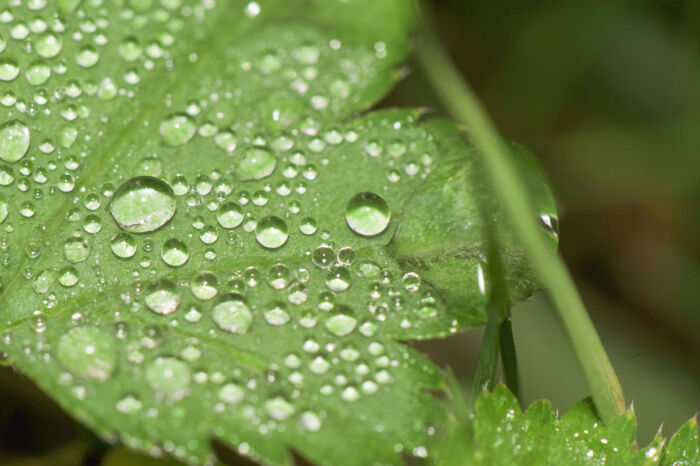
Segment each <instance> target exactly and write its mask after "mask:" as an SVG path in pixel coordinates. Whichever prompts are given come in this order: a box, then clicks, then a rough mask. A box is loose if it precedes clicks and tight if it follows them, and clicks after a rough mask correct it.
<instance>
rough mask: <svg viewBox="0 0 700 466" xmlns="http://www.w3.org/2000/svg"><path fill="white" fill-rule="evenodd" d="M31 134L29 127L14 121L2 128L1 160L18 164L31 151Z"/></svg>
mask: <svg viewBox="0 0 700 466" xmlns="http://www.w3.org/2000/svg"><path fill="white" fill-rule="evenodd" d="M29 141H30V132H29V128H28V127H27V125H25V124H24V123H22V122H20V121H17V120H13V121H9V122H7V123H5V124H4V125H2V126H0V159H3V160H4V161H6V162H16V161H18V160H19V159H21V158H22V157H24V155H25V154H26V153H27V150H28V149H29Z"/></svg>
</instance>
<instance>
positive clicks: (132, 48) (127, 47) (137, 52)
mask: <svg viewBox="0 0 700 466" xmlns="http://www.w3.org/2000/svg"><path fill="white" fill-rule="evenodd" d="M142 54H143V47H142V46H141V44H139V42H138V40H136V39H135V38H133V37H128V38H126V39H124V40H123V41H122V43H121V44H119V56H120V57H122V58H123V59H124V60H126V61H127V62H133V61H135V60H138V59H139V58H140V57H141V55H142Z"/></svg>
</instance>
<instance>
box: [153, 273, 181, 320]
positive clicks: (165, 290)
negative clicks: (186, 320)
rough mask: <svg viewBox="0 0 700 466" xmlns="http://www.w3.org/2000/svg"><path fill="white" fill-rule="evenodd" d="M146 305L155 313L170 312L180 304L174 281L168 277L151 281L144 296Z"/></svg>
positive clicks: (163, 313)
mask: <svg viewBox="0 0 700 466" xmlns="http://www.w3.org/2000/svg"><path fill="white" fill-rule="evenodd" d="M144 301H145V302H146V306H148V308H149V309H150V310H151V311H153V312H155V313H156V314H161V315H168V314H172V313H173V312H175V311H176V310H177V308H178V307H179V306H180V301H181V297H180V293H179V291H178V290H177V286H176V285H175V283H173V282H172V281H170V280H168V279H165V278H163V279H160V280H157V281H155V282H154V283H152V284H151V285H150V286H149V287H148V290H147V291H146V295H145V297H144Z"/></svg>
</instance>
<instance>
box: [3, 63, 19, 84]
mask: <svg viewBox="0 0 700 466" xmlns="http://www.w3.org/2000/svg"><path fill="white" fill-rule="evenodd" d="M19 71H20V70H19V66H17V62H16V61H14V60H13V59H11V58H2V59H0V81H12V80H13V79H15V78H16V77H17V76H18V75H19Z"/></svg>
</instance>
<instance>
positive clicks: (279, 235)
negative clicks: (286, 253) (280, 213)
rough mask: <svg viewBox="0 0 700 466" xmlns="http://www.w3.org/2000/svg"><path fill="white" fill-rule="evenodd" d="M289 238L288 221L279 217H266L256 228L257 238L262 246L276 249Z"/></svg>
mask: <svg viewBox="0 0 700 466" xmlns="http://www.w3.org/2000/svg"><path fill="white" fill-rule="evenodd" d="M287 238H289V230H288V228H287V223H286V222H285V221H284V220H282V219H281V218H279V217H274V216H272V217H265V218H263V219H262V220H260V221H259V222H258V225H257V227H256V228H255V239H256V240H258V243H260V245H261V246H263V247H265V248H268V249H276V248H279V247H281V246H283V245H284V243H286V242H287Z"/></svg>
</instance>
